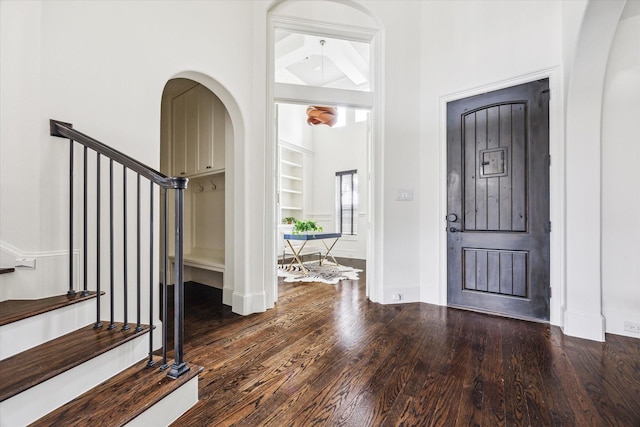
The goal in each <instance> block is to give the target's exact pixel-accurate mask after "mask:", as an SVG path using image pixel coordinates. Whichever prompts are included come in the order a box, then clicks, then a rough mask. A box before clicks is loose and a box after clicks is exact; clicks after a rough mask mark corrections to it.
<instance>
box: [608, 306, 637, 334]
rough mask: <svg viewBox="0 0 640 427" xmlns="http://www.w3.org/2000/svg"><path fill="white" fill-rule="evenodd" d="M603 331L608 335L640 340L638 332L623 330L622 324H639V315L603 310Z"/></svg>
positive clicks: (629, 312)
mask: <svg viewBox="0 0 640 427" xmlns="http://www.w3.org/2000/svg"><path fill="white" fill-rule="evenodd" d="M603 314H604V318H605V319H606V320H605V330H606V332H607V333H608V334H616V335H624V336H626V337H631V338H638V339H640V332H631V331H625V330H624V322H633V323H636V324H640V313H638V312H631V311H623V310H607V309H604V310H603Z"/></svg>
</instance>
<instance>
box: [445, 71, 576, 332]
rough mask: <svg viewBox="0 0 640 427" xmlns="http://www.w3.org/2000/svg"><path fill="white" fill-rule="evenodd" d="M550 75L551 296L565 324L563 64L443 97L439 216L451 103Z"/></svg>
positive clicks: (554, 312) (553, 319)
mask: <svg viewBox="0 0 640 427" xmlns="http://www.w3.org/2000/svg"><path fill="white" fill-rule="evenodd" d="M545 78H548V79H549V89H550V91H551V99H550V101H549V153H550V154H551V159H552V163H551V168H550V170H549V175H550V176H549V179H550V186H549V192H550V194H549V202H550V218H551V222H552V224H553V229H552V232H551V236H550V250H551V265H550V280H551V287H552V289H553V297H552V298H551V300H550V323H551V324H554V325H562V322H563V314H562V313H563V311H564V307H565V305H566V301H565V295H566V293H565V290H566V283H565V265H566V261H565V257H566V254H565V233H564V231H565V228H566V224H565V185H564V183H565V141H564V114H563V111H564V96H563V93H564V91H563V87H562V67H561V66H557V67H552V68H547V69H543V70H540V71H536V72H533V73H530V74H525V75H522V76H517V77H513V78H511V79H507V80H503V81H499V82H494V83H489V84H486V85H483V86H480V87H476V88H471V89H467V90H464V91H461V92H456V93H452V94H448V95H443V96H441V97H440V146H439V150H440V153H439V156H440V164H439V169H440V170H439V173H438V176H439V177H440V178H439V180H440V185H439V188H440V194H439V208H438V212H439V218H445V217H446V215H447V150H446V147H447V103H448V102H451V101H455V100H458V99H463V98H468V97H470V96H474V95H479V94H482V93H486V92H491V91H494V90H499V89H504V88H508V87H511V86H516V85H519V84H524V83H528V82H532V81H535V80H540V79H545ZM442 230H443V231H441V232H440V235H439V245H440V256H439V273H440V274H439V275H440V280H439V287H438V288H439V293H440V298H439V304H440V305H444V306H446V305H447V233H446V231H445V230H444V227H442Z"/></svg>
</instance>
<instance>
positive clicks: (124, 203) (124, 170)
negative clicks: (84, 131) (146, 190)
mask: <svg viewBox="0 0 640 427" xmlns="http://www.w3.org/2000/svg"><path fill="white" fill-rule="evenodd" d="M122 228H123V230H122V270H123V278H124V281H123V301H122V304H123V310H124V319H123V325H122V330H123V331H128V330H129V321H128V319H129V317H128V316H129V288H128V285H129V282H128V277H127V246H128V243H129V242H128V241H127V167H126V166H124V165H123V166H122Z"/></svg>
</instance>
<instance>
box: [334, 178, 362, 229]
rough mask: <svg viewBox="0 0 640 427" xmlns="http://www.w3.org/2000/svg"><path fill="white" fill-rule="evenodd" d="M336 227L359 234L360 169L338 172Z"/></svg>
mask: <svg viewBox="0 0 640 427" xmlns="http://www.w3.org/2000/svg"><path fill="white" fill-rule="evenodd" d="M336 229H337V230H338V231H339V232H340V233H342V234H346V235H353V236H355V235H357V234H358V171H357V170H355V169H354V170H348V171H342V172H336Z"/></svg>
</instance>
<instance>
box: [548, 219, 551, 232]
mask: <svg viewBox="0 0 640 427" xmlns="http://www.w3.org/2000/svg"><path fill="white" fill-rule="evenodd" d="M548 227H549V233H551V221H549V225H548Z"/></svg>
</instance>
